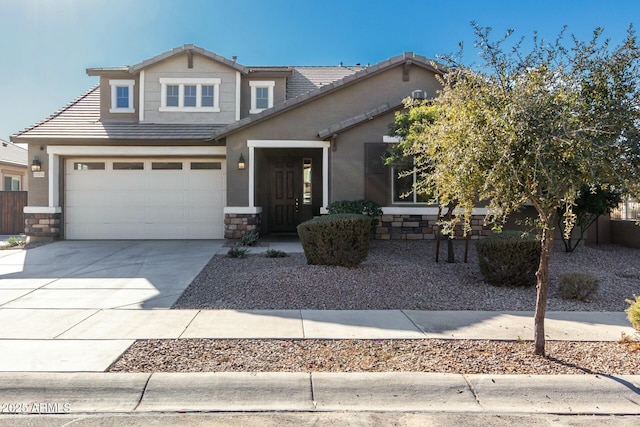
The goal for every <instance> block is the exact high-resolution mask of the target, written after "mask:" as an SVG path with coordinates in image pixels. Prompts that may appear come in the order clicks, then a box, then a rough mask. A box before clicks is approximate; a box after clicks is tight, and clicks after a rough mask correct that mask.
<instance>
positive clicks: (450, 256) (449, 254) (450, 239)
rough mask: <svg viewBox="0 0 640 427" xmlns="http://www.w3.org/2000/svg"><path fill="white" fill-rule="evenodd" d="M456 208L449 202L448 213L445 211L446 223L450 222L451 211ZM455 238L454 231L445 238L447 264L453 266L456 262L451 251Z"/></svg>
mask: <svg viewBox="0 0 640 427" xmlns="http://www.w3.org/2000/svg"><path fill="white" fill-rule="evenodd" d="M455 208H456V205H455V204H454V203H453V202H451V203H449V207H448V209H449V210H448V211H447V221H451V217H452V216H453V210H454V209H455ZM454 236H455V231H454V230H451V236H447V237H448V239H447V262H448V263H450V264H453V263H455V262H456V253H455V252H454V250H453V237H454Z"/></svg>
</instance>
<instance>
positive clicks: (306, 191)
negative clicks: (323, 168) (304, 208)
mask: <svg viewBox="0 0 640 427" xmlns="http://www.w3.org/2000/svg"><path fill="white" fill-rule="evenodd" d="M302 180H303V183H304V186H303V190H302V203H303V204H305V205H310V204H311V159H303V161H302Z"/></svg>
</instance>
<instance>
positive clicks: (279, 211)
mask: <svg viewBox="0 0 640 427" xmlns="http://www.w3.org/2000/svg"><path fill="white" fill-rule="evenodd" d="M302 190H303V181H302V159H300V158H296V157H278V158H273V159H272V163H271V215H270V219H271V231H274V232H295V231H296V226H297V225H298V224H300V222H302V202H303V201H302Z"/></svg>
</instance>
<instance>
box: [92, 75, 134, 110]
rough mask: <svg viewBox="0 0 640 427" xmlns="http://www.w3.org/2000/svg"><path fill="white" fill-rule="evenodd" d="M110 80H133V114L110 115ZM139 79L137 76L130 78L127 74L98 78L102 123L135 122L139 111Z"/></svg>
mask: <svg viewBox="0 0 640 427" xmlns="http://www.w3.org/2000/svg"><path fill="white" fill-rule="evenodd" d="M110 80H133V81H134V82H135V83H134V86H133V94H129V95H130V96H133V108H134V110H135V112H133V113H110V112H109V110H110V109H111V85H110V84H109V81H110ZM139 89H140V79H139V76H132V75H131V74H129V73H122V74H114V75H109V76H101V77H100V119H101V120H102V121H104V122H137V121H138V112H139V111H140V110H139V109H140V96H139Z"/></svg>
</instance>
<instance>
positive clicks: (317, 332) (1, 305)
mask: <svg viewBox="0 0 640 427" xmlns="http://www.w3.org/2000/svg"><path fill="white" fill-rule="evenodd" d="M267 249H279V250H284V251H285V252H290V253H291V252H301V250H302V249H301V247H300V244H299V243H298V242H295V241H293V242H291V241H289V242H267V243H266V244H265V246H263V247H259V248H252V249H251V251H252V252H253V253H256V252H263V251H265V250H267ZM227 250H228V248H225V247H224V242H223V241H99V242H98V241H82V242H80V241H61V242H55V243H52V244H48V245H45V246H41V247H37V248H34V249H29V250H26V251H23V250H2V251H0V355H2V356H1V357H0V405H2V407H0V412H2V413H15V414H24V413H45V414H50V413H58V414H67V413H72V414H73V413H93V412H100V413H113V412H118V413H121V412H131V413H136V414H137V413H159V412H185V411H186V412H191V411H196V412H198V411H222V412H228V411H284V412H290V411H303V412H341V411H377V412H403V413H404V412H416V411H417V412H428V413H437V412H442V411H446V412H451V413H459V414H469V413H479V414H498V413H500V414H531V413H545V414H574V415H575V414H601V415H602V414H616V415H629V414H635V415H638V414H640V389H639V387H640V376H615V377H614V376H604V375H575V376H571V375H554V376H534V375H527V376H514V375H455V374H432V373H415V372H413V373H274V372H272V373H187V374H185V373H153V374H146V373H143V374H122V373H106V372H105V371H106V370H107V369H108V368H109V366H110V365H111V364H112V363H113V362H114V361H115V360H116V359H117V358H118V357H119V356H120V355H121V354H122V353H123V352H124V351H126V349H127V348H128V347H129V346H130V345H131V344H132V343H133V342H134V341H135V340H136V339H154V338H158V339H186V338H221V339H226V338H290V339H305V338H306V339H309V338H314V339H421V338H443V339H447V338H451V339H500V340H518V339H525V340H529V339H532V337H533V320H532V317H533V313H529V312H480V311H456V312H451V311H416V310H362V311H332V310H245V311H238V310H170V309H169V308H170V307H171V306H172V305H173V303H174V302H175V301H176V300H177V298H178V297H179V296H180V294H181V293H182V292H183V291H184V289H186V287H187V286H188V285H189V283H190V282H191V281H192V280H193V278H194V277H195V276H196V275H197V274H198V273H199V272H200V270H201V269H202V268H203V267H204V265H206V263H207V262H208V261H209V260H210V258H211V257H212V256H213V255H214V254H216V253H219V254H221V253H226V251H227ZM545 323H546V331H547V339H549V340H587V341H593V340H599V341H615V340H617V339H619V338H620V337H621V334H622V333H623V332H624V333H626V334H629V335H631V334H633V333H634V330H633V329H632V328H631V327H630V326H629V325H628V321H627V320H626V318H625V314H624V313H606V312H605V313H600V312H550V313H547V321H546V322H545ZM2 419H3V417H0V421H2Z"/></svg>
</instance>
